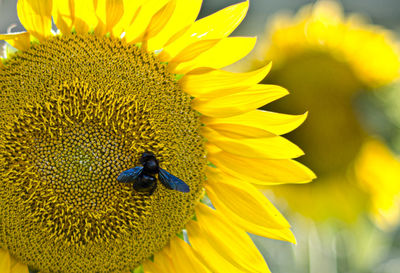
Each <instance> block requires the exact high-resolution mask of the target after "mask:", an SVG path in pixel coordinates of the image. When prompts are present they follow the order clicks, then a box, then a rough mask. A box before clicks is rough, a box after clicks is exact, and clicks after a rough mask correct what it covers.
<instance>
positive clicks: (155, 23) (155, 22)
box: [145, 0, 176, 40]
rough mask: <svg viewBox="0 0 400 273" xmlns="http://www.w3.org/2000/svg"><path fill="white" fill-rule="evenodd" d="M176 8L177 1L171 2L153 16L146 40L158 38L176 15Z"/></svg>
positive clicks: (172, 0)
mask: <svg viewBox="0 0 400 273" xmlns="http://www.w3.org/2000/svg"><path fill="white" fill-rule="evenodd" d="M175 8H176V0H171V1H170V2H169V3H168V4H166V5H165V6H164V7H163V8H162V9H160V10H159V11H158V12H157V13H156V14H155V15H154V16H153V18H152V19H151V21H150V23H149V25H148V27H147V29H146V33H145V39H146V40H148V39H150V38H152V37H154V36H156V35H157V34H158V33H159V32H160V31H161V30H162V29H163V28H164V26H165V25H166V24H167V23H168V21H169V20H170V18H171V16H172V14H173V13H174V10H175Z"/></svg>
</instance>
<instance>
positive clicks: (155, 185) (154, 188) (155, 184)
mask: <svg viewBox="0 0 400 273" xmlns="http://www.w3.org/2000/svg"><path fill="white" fill-rule="evenodd" d="M156 189H157V183H154V184H153V186H152V187H151V189H150V192H149V193H150V195H152V194H153V192H154V191H155V190H156Z"/></svg>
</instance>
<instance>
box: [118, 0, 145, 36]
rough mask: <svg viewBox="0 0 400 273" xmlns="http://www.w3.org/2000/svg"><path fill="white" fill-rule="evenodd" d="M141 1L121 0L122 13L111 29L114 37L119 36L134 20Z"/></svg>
mask: <svg viewBox="0 0 400 273" xmlns="http://www.w3.org/2000/svg"><path fill="white" fill-rule="evenodd" d="M143 2H144V0H135V1H132V0H123V6H124V13H123V15H122V17H121V20H119V22H118V23H117V24H116V25H115V26H114V28H113V29H112V34H113V35H114V37H121V34H122V33H123V32H124V31H125V30H126V29H128V28H129V26H130V25H131V24H132V23H133V22H134V21H135V19H136V17H137V15H138V14H139V10H140V7H141V5H142V3H143Z"/></svg>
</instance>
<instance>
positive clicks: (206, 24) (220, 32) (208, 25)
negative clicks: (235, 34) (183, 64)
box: [164, 1, 249, 59]
mask: <svg viewBox="0 0 400 273" xmlns="http://www.w3.org/2000/svg"><path fill="white" fill-rule="evenodd" d="M248 7H249V2H248V1H245V2H242V3H239V4H236V5H232V6H230V7H227V8H225V9H222V10H220V11H218V12H216V13H214V14H211V15H210V16H207V17H204V18H202V19H200V20H198V21H196V22H195V23H194V24H193V25H192V26H191V27H190V28H189V29H188V30H187V31H186V32H185V33H184V34H183V35H182V36H181V37H179V38H178V39H176V40H175V41H174V42H172V43H170V44H168V45H167V46H166V47H165V48H164V52H165V53H166V54H168V55H169V56H170V59H172V58H174V57H175V56H176V55H177V54H178V53H179V52H180V51H181V50H182V49H184V48H185V47H186V46H188V45H190V44H192V43H194V42H196V41H199V40H209V39H221V38H224V37H227V36H228V35H229V34H231V33H232V31H233V30H234V29H235V28H236V27H237V26H238V25H239V24H240V22H242V20H243V18H244V16H245V15H246V13H247V10H248Z"/></svg>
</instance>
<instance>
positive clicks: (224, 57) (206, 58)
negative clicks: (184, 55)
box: [172, 37, 257, 74]
mask: <svg viewBox="0 0 400 273" xmlns="http://www.w3.org/2000/svg"><path fill="white" fill-rule="evenodd" d="M256 40H257V38H255V37H229V38H225V39H222V40H221V41H220V42H219V43H217V44H216V45H215V46H214V47H212V48H210V49H209V50H207V51H205V52H204V53H202V54H200V55H199V56H197V57H196V58H194V59H193V60H190V61H188V62H184V63H180V64H178V65H177V66H176V67H175V68H174V69H173V70H172V72H173V73H177V74H186V73H187V72H188V71H190V70H193V69H195V68H197V67H210V68H222V67H225V66H228V65H230V64H233V63H235V62H237V61H238V60H240V59H242V58H243V57H245V56H246V55H247V54H249V53H250V51H251V50H252V49H253V48H254V46H255V44H256ZM172 65H174V64H173V63H172Z"/></svg>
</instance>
